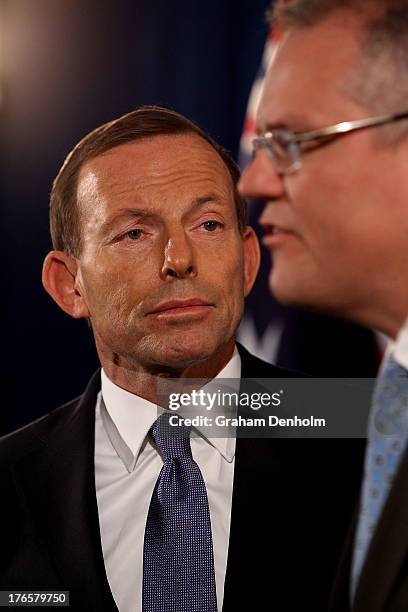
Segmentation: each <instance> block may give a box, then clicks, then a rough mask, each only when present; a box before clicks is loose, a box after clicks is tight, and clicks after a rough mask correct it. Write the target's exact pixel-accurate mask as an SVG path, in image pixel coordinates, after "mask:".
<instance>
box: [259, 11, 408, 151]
mask: <svg viewBox="0 0 408 612" xmlns="http://www.w3.org/2000/svg"><path fill="white" fill-rule="evenodd" d="M340 11H342V12H344V11H350V12H353V13H354V14H355V15H356V17H357V18H358V19H359V20H360V22H361V26H362V47H361V62H360V65H359V66H358V68H357V70H356V71H355V73H354V74H353V75H352V77H351V78H350V79H349V80H348V81H347V82H346V83H345V87H344V92H345V93H346V94H347V95H348V96H349V97H350V98H351V99H353V100H354V101H355V102H356V103H358V104H360V105H362V106H364V107H366V108H367V109H368V110H369V111H370V112H372V113H373V114H379V115H381V114H388V113H395V112H402V111H405V110H408V0H289V2H284V3H282V2H276V3H274V4H273V5H272V8H271V11H270V12H269V20H270V21H271V23H272V24H273V23H274V22H275V20H276V21H278V22H279V24H280V27H282V28H283V30H290V29H296V28H308V27H311V26H314V25H317V24H318V23H320V22H321V21H323V20H324V19H326V18H328V17H330V16H331V15H332V14H334V13H335V12H340ZM383 131H384V133H385V132H386V133H387V134H389V135H390V137H391V139H395V136H396V137H397V139H399V138H400V137H401V136H405V135H406V134H408V121H403V122H402V123H400V122H399V123H398V124H395V125H392V126H389V127H386V128H383Z"/></svg>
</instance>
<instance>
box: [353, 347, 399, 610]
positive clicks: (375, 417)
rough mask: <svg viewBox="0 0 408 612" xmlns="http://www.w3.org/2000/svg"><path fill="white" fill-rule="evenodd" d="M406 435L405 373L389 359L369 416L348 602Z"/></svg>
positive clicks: (395, 470)
mask: <svg viewBox="0 0 408 612" xmlns="http://www.w3.org/2000/svg"><path fill="white" fill-rule="evenodd" d="M407 433H408V372H407V370H406V369H405V368H403V367H401V366H400V365H399V364H398V363H397V362H396V361H395V360H394V359H393V358H392V356H388V357H387V359H386V361H385V362H384V366H383V369H382V373H381V375H380V377H379V379H378V381H377V384H376V388H375V391H374V395H373V405H372V408H371V414H370V425H369V434H368V443H367V450H366V457H365V470H364V480H363V487H362V493H361V504H360V515H359V522H358V527H357V533H356V539H355V547H354V558H353V566H352V573H351V601H353V600H354V595H355V592H356V587H357V583H358V580H359V577H360V574H361V569H362V567H363V564H364V560H365V558H366V554H367V551H368V548H369V545H370V542H371V539H372V536H373V533H374V531H375V528H376V526H377V523H378V519H379V517H380V514H381V511H382V509H383V506H384V503H385V501H386V499H387V497H388V493H389V491H390V488H391V484H392V482H393V479H394V476H395V474H396V472H397V470H398V466H399V464H400V461H401V458H402V455H403V451H404V450H405V446H406V442H407Z"/></svg>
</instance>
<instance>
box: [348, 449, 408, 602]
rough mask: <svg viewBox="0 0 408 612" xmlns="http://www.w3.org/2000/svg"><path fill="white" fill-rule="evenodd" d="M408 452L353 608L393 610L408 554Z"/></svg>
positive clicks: (365, 567) (372, 546) (387, 504)
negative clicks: (396, 587)
mask: <svg viewBox="0 0 408 612" xmlns="http://www.w3.org/2000/svg"><path fill="white" fill-rule="evenodd" d="M407 509H408V451H406V452H405V454H404V456H403V458H402V461H401V465H400V468H399V470H398V473H397V475H396V477H395V480H394V482H393V485H392V487H391V491H390V494H389V497H388V500H387V502H386V504H385V507H384V511H383V513H382V515H381V517H380V520H379V523H378V527H377V529H376V531H375V533H374V536H373V539H372V542H371V546H370V548H369V550H368V554H367V558H366V562H365V564H364V566H363V569H362V572H361V577H360V581H359V584H358V587H357V592H356V598H355V606H354V608H353V610H355V611H356V612H360V611H361V612H363V611H365V610H370V612H377V611H380V610H381V611H383V610H387V609H389V607H388V605H389V604H388V603H387V602H388V601H389V598H390V597H391V596H392V591H393V587H394V586H395V581H396V579H397V577H398V575H399V574H400V570H401V567H402V564H403V563H404V562H405V558H406V555H407V553H408V514H407Z"/></svg>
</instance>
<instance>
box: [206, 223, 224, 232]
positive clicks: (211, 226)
mask: <svg viewBox="0 0 408 612" xmlns="http://www.w3.org/2000/svg"><path fill="white" fill-rule="evenodd" d="M203 227H204V228H205V229H206V230H207V232H213V231H214V230H216V229H218V228H219V227H222V223H220V222H219V221H205V222H204V223H203Z"/></svg>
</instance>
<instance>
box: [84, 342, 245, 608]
mask: <svg viewBox="0 0 408 612" xmlns="http://www.w3.org/2000/svg"><path fill="white" fill-rule="evenodd" d="M240 377H241V358H240V356H239V353H238V351H237V349H235V352H234V354H233V356H232V358H231V360H230V361H229V362H228V364H227V365H226V366H225V368H224V369H223V370H222V371H221V372H220V373H219V374H218V376H217V377H216V378H229V379H236V380H239V379H240ZM101 379H102V389H101V392H100V393H99V394H98V398H97V402H96V420H95V483H96V497H97V502H98V512H99V525H100V532H101V540H102V550H103V556H104V561H105V568H106V574H107V577H108V581H109V584H110V587H111V591H112V594H113V597H114V599H115V602H116V605H117V607H118V609H119V610H120V612H141V610H142V580H143V541H144V531H145V525H146V519H147V514H148V510H149V505H150V499H151V496H152V493H153V489H154V486H155V484H156V481H157V478H158V476H159V473H160V470H161V468H162V465H163V461H162V459H161V457H160V455H159V453H158V452H157V450H156V449H155V448H154V446H153V445H152V444H151V443H150V440H148V439H147V438H146V435H147V433H148V431H149V429H150V427H151V425H152V424H153V423H154V421H155V420H156V418H157V415H158V412H157V406H156V404H152V403H151V402H149V401H147V400H145V399H143V398H141V397H138V396H137V395H134V394H132V393H129V392H128V391H125V390H124V389H122V388H121V387H118V386H117V385H115V384H114V383H113V382H112V381H111V380H109V378H108V377H107V376H106V374H105V372H104V371H103V370H102V372H101ZM102 398H103V399H102ZM197 429H198V430H199V428H197ZM191 450H192V454H193V457H194V460H195V461H196V462H197V464H198V466H199V467H200V470H201V472H202V475H203V478H204V482H205V484H206V488H207V495H208V503H209V508H210V518H211V529H212V538H213V547H214V565H215V581H216V588H217V602H218V609H219V610H222V603H223V597H224V582H225V574H226V568H227V555H228V543H229V531H230V521H231V504H232V487H233V477H234V456H235V438H234V437H233V436H232V437H228V438H210V439H207V438H205V437H204V434H202V436H195V437H192V438H191Z"/></svg>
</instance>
